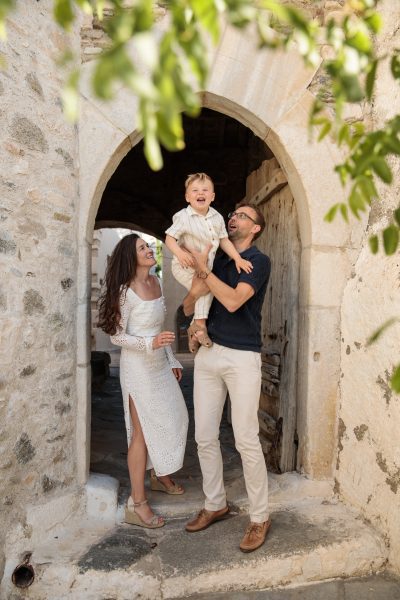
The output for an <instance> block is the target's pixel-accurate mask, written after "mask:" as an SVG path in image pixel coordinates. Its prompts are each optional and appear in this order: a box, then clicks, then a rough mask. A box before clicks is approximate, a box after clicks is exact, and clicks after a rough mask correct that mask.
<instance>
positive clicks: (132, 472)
mask: <svg viewBox="0 0 400 600" xmlns="http://www.w3.org/2000/svg"><path fill="white" fill-rule="evenodd" d="M129 410H130V413H131V419H132V425H133V435H132V440H131V443H130V446H129V449H128V470H129V478H130V480H131V488H132V492H131V496H132V499H133V501H134V502H135V503H136V502H143V501H144V500H146V492H145V489H144V476H145V473H146V462H147V446H146V442H145V439H144V436H143V431H142V427H141V425H140V421H139V417H138V414H137V412H136V408H135V404H134V403H133V401H132V398H131V396H129ZM135 512H137V514H138V515H139V516H140V517H141V518H142V519H143V520H144V521H150V519H151V518H152V517H153V516H154V513H153V511H152V510H151V508H150V506H149V505H148V504H143V505H142V506H136V507H135ZM160 518H161V517H160Z"/></svg>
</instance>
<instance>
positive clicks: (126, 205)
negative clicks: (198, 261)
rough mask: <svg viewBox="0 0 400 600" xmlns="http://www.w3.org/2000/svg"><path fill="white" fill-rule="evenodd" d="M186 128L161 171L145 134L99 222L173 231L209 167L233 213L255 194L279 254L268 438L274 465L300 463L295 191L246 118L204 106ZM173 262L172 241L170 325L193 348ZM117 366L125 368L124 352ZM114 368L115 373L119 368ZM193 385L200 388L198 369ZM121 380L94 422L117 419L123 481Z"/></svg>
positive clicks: (167, 272) (265, 242) (115, 179)
mask: <svg viewBox="0 0 400 600" xmlns="http://www.w3.org/2000/svg"><path fill="white" fill-rule="evenodd" d="M184 130H185V141H186V149H185V150H184V151H181V152H178V153H171V152H167V151H163V159H164V167H163V169H162V170H161V171H159V172H157V173H155V172H153V171H151V169H150V168H149V167H148V165H147V163H146V161H145V159H144V154H143V143H142V142H139V143H138V144H137V145H136V146H134V148H133V149H132V150H130V151H129V152H128V154H127V155H126V156H125V157H124V158H123V159H122V161H121V163H120V164H119V166H118V167H117V168H116V170H115V172H114V173H113V175H112V176H111V178H110V179H109V181H108V184H107V186H106V188H105V190H104V193H103V195H102V199H101V203H100V205H99V208H98V212H97V215H96V221H95V230H97V229H101V228H110V227H122V228H129V229H133V230H136V231H141V232H143V233H145V234H152V235H154V236H155V237H156V238H157V239H159V240H163V239H164V232H165V230H166V229H167V228H168V227H169V225H170V223H171V222H172V215H173V214H174V213H175V212H177V211H178V210H180V209H181V208H183V207H184V206H185V205H186V204H185V202H186V201H185V198H184V181H185V179H186V177H187V175H188V174H189V173H194V172H201V171H203V172H206V173H207V174H209V175H210V177H211V178H212V179H213V181H214V185H215V192H216V198H215V202H214V204H213V206H214V207H215V209H216V210H218V211H219V212H220V213H221V214H222V215H223V216H224V217H225V218H226V217H227V214H228V213H229V212H230V211H231V210H232V209H233V208H234V207H235V205H236V204H237V203H238V202H240V201H242V200H244V199H246V200H247V201H250V202H255V203H256V204H257V205H258V206H259V207H260V208H261V209H262V210H263V212H264V215H265V218H266V221H267V227H266V230H265V232H264V234H263V236H262V237H261V238H260V239H259V240H258V241H257V245H258V246H259V247H260V249H261V250H262V251H264V252H265V253H267V254H268V255H269V256H270V257H271V261H272V275H271V280H270V283H269V287H268V292H267V296H266V300H265V304H264V308H263V340H264V346H263V351H262V372H263V383H262V391H261V397H260V410H259V420H260V439H261V442H262V446H263V450H264V454H265V456H266V461H267V464H268V467H269V469H270V470H273V471H275V472H284V471H290V470H293V469H295V468H296V369H297V335H298V332H297V312H298V289H299V286H298V277H299V265H300V239H299V232H298V222H297V213H296V207H295V203H294V200H293V196H292V195H291V192H290V189H289V186H288V184H287V181H286V178H285V177H284V175H283V173H282V170H281V169H280V166H279V164H278V162H277V160H276V159H275V158H274V155H273V153H272V152H271V150H270V149H269V148H268V146H267V145H266V144H265V142H263V141H262V140H261V139H260V138H259V137H257V136H256V135H255V134H254V133H253V132H252V131H251V130H250V129H249V128H247V127H246V126H244V125H242V124H241V123H239V122H238V121H237V120H236V119H233V118H231V117H229V116H227V115H225V114H222V113H219V112H216V111H213V110H210V109H203V111H202V113H201V115H200V117H198V118H197V119H190V118H187V117H184ZM170 264H171V255H170V254H169V253H168V251H167V250H166V249H164V251H163V269H162V285H163V293H164V296H165V297H166V306H167V314H166V329H169V330H173V331H175V334H176V340H177V342H176V346H175V348H174V350H175V351H176V352H179V353H183V354H185V349H186V348H185V343H184V333H183V329H184V320H183V319H182V315H181V312H180V310H181V309H180V306H181V302H182V298H183V296H184V294H185V293H186V292H185V290H184V289H183V288H181V287H180V286H179V285H178V284H177V283H176V282H175V280H174V278H173V276H172V274H171V268H170ZM185 356H187V355H186V354H185ZM185 361H186V366H187V373H188V374H189V373H190V370H191V368H192V362H191V357H190V356H189V357H188V358H185ZM111 365H112V368H114V367H115V368H116V363H115V361H114V363H111ZM112 375H113V376H114V378H115V376H116V371H114V372H113V373H112ZM183 384H184V385H185V386H187V387H188V389H190V387H191V378H190V376H189V377H188V378H186V379H185V380H184V382H183ZM113 386H114V387H113ZM117 388H118V381H117V379H115V381H114V382H112V385H111V387H110V389H106V390H105V396H104V398H103V401H102V402H101V403H100V405H99V406H100V408H99V410H100V413H99V414H100V417H99V415H97V414H96V413H95V412H94V413H93V415H92V438H94V437H95V436H96V435H97V436H98V433H99V432H98V431H97V432H96V431H93V427H99V423H102V424H103V425H102V426H104V427H105V428H108V431H109V433H110V435H109V438H110V440H112V441H113V443H114V444H115V447H116V448H118V452H119V453H120V454H121V455H122V456H123V460H124V464H125V466H124V467H123V468H122V471H119V470H118V469H115V468H114V467H115V466H116V465H115V464H114V466H113V464H112V463H113V460H114V459H113V460H112V461H111V462H110V463H109V465H108V467H106V468H107V469H109V470H108V471H106V472H107V474H110V475H113V476H117V477H118V478H119V479H120V480H123V479H124V478H125V479H126V477H127V469H126V460H125V456H126V450H127V449H126V435H125V429H124V423H123V414H122V401H121V407H120V408H121V414H119V416H118V413H115V412H114V413H113V411H112V410H111V409H110V412H109V414H107V394H109V397H110V396H115V394H116V393H117ZM189 396H190V392H189V393H188V397H189ZM94 410H96V409H94ZM113 410H114V409H113ZM121 415H122V416H121ZM227 416H228V415H227ZM121 419H122V420H121ZM117 430H118V431H117ZM226 431H228V429H226ZM226 440H227V441H226V444H227V448H228V452H227V453H228V454H229V456H232V454H231V451H232V452H233V451H234V450H232V448H234V443H233V439H232V435H231V439H230V440H229V441H228V437H226ZM189 443H191V442H189ZM91 458H92V461H91V462H92V468H93V470H96V471H97V472H104V471H101V470H100V471H99V470H98V468H99V467H98V465H99V461H98V460H96V456H95V455H94V454H93V455H92V457H91ZM114 458H115V457H114ZM96 464H97V468H96Z"/></svg>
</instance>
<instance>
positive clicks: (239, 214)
mask: <svg viewBox="0 0 400 600" xmlns="http://www.w3.org/2000/svg"><path fill="white" fill-rule="evenodd" d="M233 217H236V218H237V219H239V220H240V221H244V220H245V219H250V221H253V223H255V224H256V225H257V221H255V220H254V219H253V217H250V216H249V215H247V214H246V213H244V212H230V213H229V214H228V219H233Z"/></svg>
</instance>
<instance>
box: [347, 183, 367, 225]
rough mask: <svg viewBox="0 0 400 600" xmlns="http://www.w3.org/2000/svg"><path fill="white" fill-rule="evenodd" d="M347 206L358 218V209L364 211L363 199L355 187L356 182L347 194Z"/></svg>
mask: <svg viewBox="0 0 400 600" xmlns="http://www.w3.org/2000/svg"><path fill="white" fill-rule="evenodd" d="M349 206H350V210H351V212H352V213H353V214H354V215H355V216H356V217H357V219H359V218H360V217H359V215H358V213H359V211H362V212H363V211H365V201H364V199H363V197H362V196H361V194H360V192H359V191H358V189H357V184H355V185H354V186H353V189H352V190H351V193H350V196H349Z"/></svg>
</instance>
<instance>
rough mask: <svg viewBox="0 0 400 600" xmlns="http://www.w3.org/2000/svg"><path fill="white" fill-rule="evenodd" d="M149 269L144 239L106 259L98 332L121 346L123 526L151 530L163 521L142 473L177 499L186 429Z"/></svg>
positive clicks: (123, 244) (175, 365)
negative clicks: (127, 490)
mask: <svg viewBox="0 0 400 600" xmlns="http://www.w3.org/2000/svg"><path fill="white" fill-rule="evenodd" d="M155 264H156V261H155V259H154V254H153V251H152V250H151V249H150V248H149V247H148V245H147V244H146V242H145V241H144V240H143V239H142V238H140V237H139V236H138V235H136V234H131V235H127V236H126V237H124V238H122V240H121V241H120V242H119V243H118V244H117V246H116V247H115V249H114V251H113V253H112V255H111V258H110V260H109V263H108V266H107V271H106V275H105V279H106V289H105V292H104V293H103V294H102V296H101V297H100V304H99V327H101V329H103V331H105V332H106V333H108V334H110V335H111V341H112V343H113V344H116V345H117V346H121V347H122V351H121V361H120V379H121V387H122V394H123V398H124V413H125V424H126V431H127V437H128V446H129V449H128V469H129V477H130V481H131V487H132V492H131V496H130V497H129V499H128V503H127V506H126V509H125V520H126V521H127V522H128V523H131V524H134V525H139V526H140V527H147V528H150V529H154V528H156V527H162V526H163V525H164V524H165V523H164V519H163V518H162V517H158V516H156V515H155V514H154V513H153V511H152V510H151V508H150V506H149V505H148V504H147V499H146V492H145V487H144V478H145V472H146V469H150V468H151V467H152V466H153V467H154V471H155V473H154V472H152V476H151V489H153V490H158V491H163V492H166V493H169V494H182V493H183V492H184V490H183V488H182V487H181V486H179V485H177V484H175V483H174V482H173V481H172V479H171V478H170V477H169V474H170V473H174V472H175V471H177V470H178V469H180V468H181V467H182V463H183V457H184V452H185V445H186V435H187V427H188V414H187V409H186V405H185V402H184V399H183V396H182V392H181V390H180V387H179V384H178V381H180V379H181V377H182V366H181V365H180V363H179V362H178V361H177V360H176V359H175V357H174V355H173V354H172V350H171V347H170V344H171V343H172V342H173V340H174V337H175V336H174V334H173V333H172V332H170V331H162V326H163V322H164V312H165V307H164V298H163V296H162V292H161V288H160V283H159V280H158V278H157V277H156V276H154V275H151V274H150V269H151V268H152V267H153V266H154V265H155Z"/></svg>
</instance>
